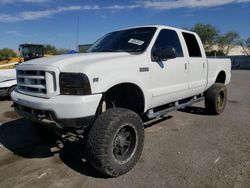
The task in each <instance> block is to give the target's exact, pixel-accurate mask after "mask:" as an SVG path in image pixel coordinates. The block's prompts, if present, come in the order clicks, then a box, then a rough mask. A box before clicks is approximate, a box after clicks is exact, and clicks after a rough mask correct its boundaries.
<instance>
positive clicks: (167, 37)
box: [153, 29, 183, 57]
mask: <svg viewBox="0 0 250 188" xmlns="http://www.w3.org/2000/svg"><path fill="white" fill-rule="evenodd" d="M166 46H170V47H173V48H174V49H175V51H176V53H177V57H183V51H182V48H181V43H180V40H179V37H178V35H177V33H176V32H175V31H174V30H169V29H162V30H161V31H160V33H159V35H158V37H157V39H156V41H155V44H154V48H153V49H157V48H162V47H166Z"/></svg>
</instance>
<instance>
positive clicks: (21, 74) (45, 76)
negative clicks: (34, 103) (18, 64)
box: [17, 69, 56, 98]
mask: <svg viewBox="0 0 250 188" xmlns="http://www.w3.org/2000/svg"><path fill="white" fill-rule="evenodd" d="M17 89H18V91H19V92H21V93H24V94H27V95H33V96H39V97H45V98H49V96H50V95H51V94H53V93H54V92H55V91H56V82H55V73H54V72H52V71H44V70H23V69H22V70H20V69H19V70H17Z"/></svg>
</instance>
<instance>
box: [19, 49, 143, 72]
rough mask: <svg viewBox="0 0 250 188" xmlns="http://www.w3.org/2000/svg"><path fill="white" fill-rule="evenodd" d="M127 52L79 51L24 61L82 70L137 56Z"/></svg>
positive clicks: (30, 63)
mask: <svg viewBox="0 0 250 188" xmlns="http://www.w3.org/2000/svg"><path fill="white" fill-rule="evenodd" d="M136 56H138V55H133V54H130V53H126V52H104V53H79V54H67V55H57V56H50V57H45V58H39V59H34V60H30V61H27V62H24V63H22V64H24V65H34V64H35V65H45V66H54V67H57V68H59V69H60V70H61V71H63V70H67V71H69V72H71V71H81V70H82V69H84V68H86V67H87V66H88V67H89V66H92V65H95V64H97V63H104V62H105V61H106V62H107V61H108V62H110V61H112V62H114V61H115V60H118V59H119V61H121V60H123V59H126V58H131V57H136ZM79 68H80V70H79Z"/></svg>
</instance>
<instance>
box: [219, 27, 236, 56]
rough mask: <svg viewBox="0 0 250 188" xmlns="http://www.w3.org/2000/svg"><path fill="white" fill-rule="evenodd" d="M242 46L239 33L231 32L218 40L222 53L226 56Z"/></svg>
mask: <svg viewBox="0 0 250 188" xmlns="http://www.w3.org/2000/svg"><path fill="white" fill-rule="evenodd" d="M239 44H240V35H239V34H238V33H237V32H234V31H231V32H228V33H226V34H225V35H222V36H220V37H219V39H218V45H219V48H220V50H221V51H223V52H224V53H225V54H226V55H228V53H229V52H230V50H231V49H232V48H234V47H235V46H236V45H239Z"/></svg>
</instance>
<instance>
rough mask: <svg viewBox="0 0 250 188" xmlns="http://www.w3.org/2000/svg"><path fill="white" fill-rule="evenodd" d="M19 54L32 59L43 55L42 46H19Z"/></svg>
mask: <svg viewBox="0 0 250 188" xmlns="http://www.w3.org/2000/svg"><path fill="white" fill-rule="evenodd" d="M21 56H22V57H23V58H27V59H33V58H37V57H41V56H43V47H40V46H39V47H38V46H24V47H21Z"/></svg>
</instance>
